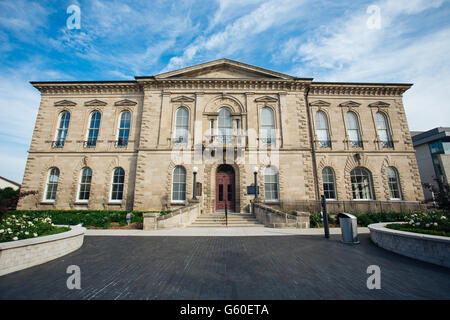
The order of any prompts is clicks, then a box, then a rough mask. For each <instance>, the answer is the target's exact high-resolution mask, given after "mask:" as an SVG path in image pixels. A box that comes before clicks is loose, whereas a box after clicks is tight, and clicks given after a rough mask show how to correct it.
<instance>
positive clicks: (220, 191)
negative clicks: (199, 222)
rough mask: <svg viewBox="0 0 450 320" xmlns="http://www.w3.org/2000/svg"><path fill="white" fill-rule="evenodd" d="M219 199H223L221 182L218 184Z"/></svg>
mask: <svg viewBox="0 0 450 320" xmlns="http://www.w3.org/2000/svg"><path fill="white" fill-rule="evenodd" d="M219 201H223V184H219Z"/></svg>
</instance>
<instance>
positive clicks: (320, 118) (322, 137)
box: [315, 111, 331, 148]
mask: <svg viewBox="0 0 450 320" xmlns="http://www.w3.org/2000/svg"><path fill="white" fill-rule="evenodd" d="M315 125H316V135H317V140H318V144H319V148H330V147H331V141H330V133H329V131H328V119H327V115H326V114H325V112H323V111H317V112H316V116H315Z"/></svg>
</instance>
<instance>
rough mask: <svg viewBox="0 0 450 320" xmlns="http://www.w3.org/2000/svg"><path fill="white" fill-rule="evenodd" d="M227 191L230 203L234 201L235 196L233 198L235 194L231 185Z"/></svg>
mask: <svg viewBox="0 0 450 320" xmlns="http://www.w3.org/2000/svg"><path fill="white" fill-rule="evenodd" d="M227 191H228V199H227V200H228V201H233V196H232V194H233V192H232V189H231V184H229V185H228V186H227Z"/></svg>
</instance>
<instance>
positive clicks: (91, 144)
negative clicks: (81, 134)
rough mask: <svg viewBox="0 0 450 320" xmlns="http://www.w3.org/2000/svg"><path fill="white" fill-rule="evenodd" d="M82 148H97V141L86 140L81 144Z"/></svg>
mask: <svg viewBox="0 0 450 320" xmlns="http://www.w3.org/2000/svg"><path fill="white" fill-rule="evenodd" d="M83 146H84V147H85V148H95V147H96V146H97V140H94V139H88V140H86V141H84V142H83Z"/></svg>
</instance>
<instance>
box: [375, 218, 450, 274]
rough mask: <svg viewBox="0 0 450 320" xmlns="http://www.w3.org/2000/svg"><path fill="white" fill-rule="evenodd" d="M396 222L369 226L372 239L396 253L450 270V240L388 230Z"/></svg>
mask: <svg viewBox="0 0 450 320" xmlns="http://www.w3.org/2000/svg"><path fill="white" fill-rule="evenodd" d="M391 223H395V222H387V223H374V224H371V225H369V230H370V238H371V239H372V241H373V242H375V243H376V244H377V245H378V246H379V247H382V248H384V249H386V250H389V251H393V252H395V253H398V254H401V255H404V256H407V257H410V258H414V259H418V260H422V261H426V262H430V263H434V264H437V265H440V266H445V267H449V268H450V238H449V237H441V236H433V235H428V234H422V233H414V232H406V231H399V230H394V229H388V228H386V227H385V226H386V225H388V224H391Z"/></svg>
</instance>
